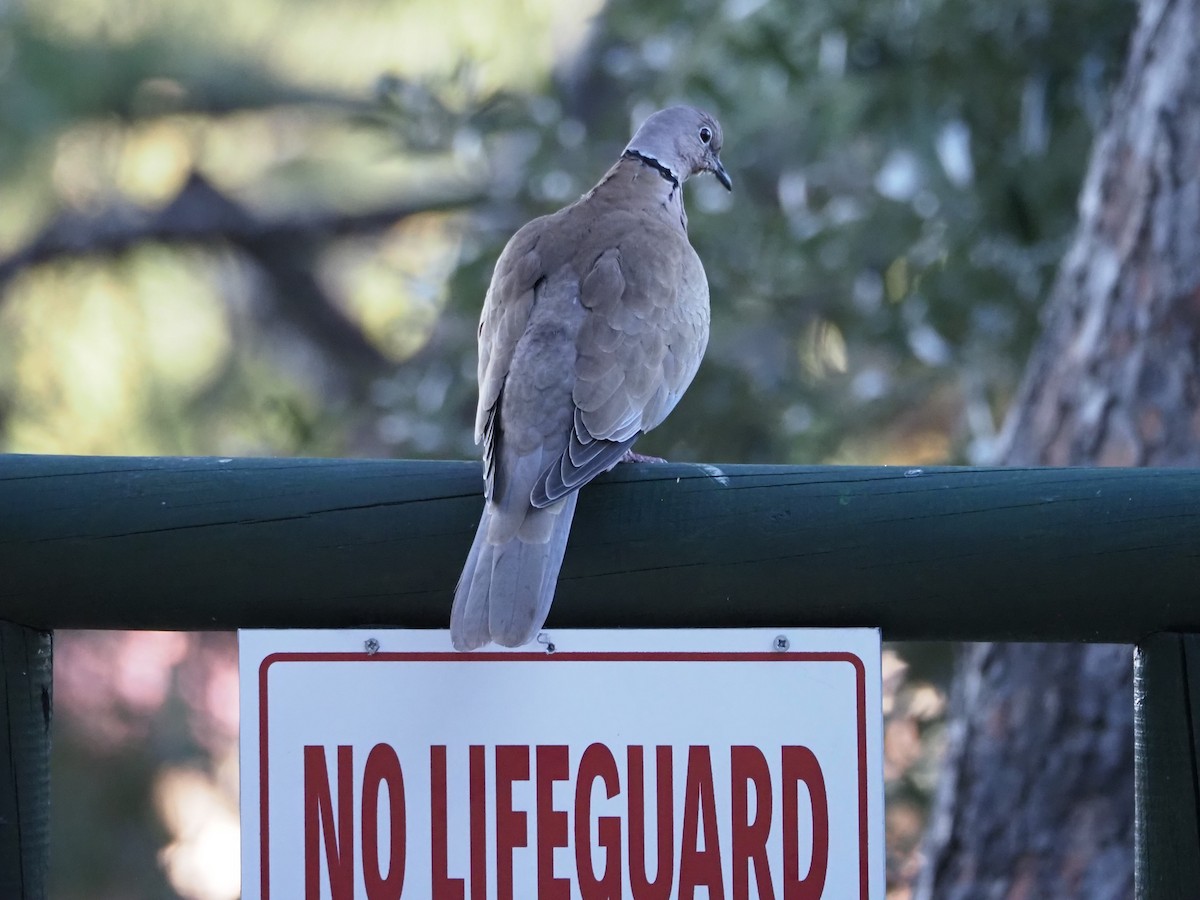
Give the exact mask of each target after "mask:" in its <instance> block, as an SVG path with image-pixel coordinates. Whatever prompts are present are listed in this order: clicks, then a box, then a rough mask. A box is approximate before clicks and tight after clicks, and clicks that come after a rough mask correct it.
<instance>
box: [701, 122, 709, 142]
mask: <svg viewBox="0 0 1200 900" xmlns="http://www.w3.org/2000/svg"><path fill="white" fill-rule="evenodd" d="M711 140H712V129H710V128H709V127H708V126H707V125H703V126H701V128H700V143H702V144H707V143H708V142H709V141H711Z"/></svg>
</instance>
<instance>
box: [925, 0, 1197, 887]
mask: <svg viewBox="0 0 1200 900" xmlns="http://www.w3.org/2000/svg"><path fill="white" fill-rule="evenodd" d="M1198 66H1200V2H1197V0H1143V2H1142V5H1141V11H1140V18H1139V22H1138V26H1137V30H1136V33H1135V35H1134V37H1133V42H1132V46H1131V48H1130V52H1129V61H1128V64H1127V66H1126V72H1125V76H1124V78H1123V80H1122V82H1121V85H1120V87H1119V88H1118V90H1117V92H1116V95H1115V97H1114V100H1113V107H1112V114H1111V118H1110V120H1109V123H1108V125H1107V126H1106V127H1105V129H1104V131H1103V133H1102V134H1101V135H1100V137H1099V139H1098V141H1097V143H1096V147H1095V150H1094V152H1093V154H1092V159H1091V163H1090V165H1089V169H1088V174H1087V178H1086V179H1085V181H1084V185H1083V190H1082V193H1081V196H1080V201H1079V211H1080V223H1079V228H1078V231H1077V233H1076V236H1075V239H1074V241H1073V243H1072V245H1071V249H1070V251H1069V252H1068V253H1067V255H1066V257H1065V259H1064V260H1063V264H1062V267H1061V269H1060V271H1059V274H1058V278H1057V280H1056V282H1055V286H1054V291H1053V293H1052V294H1051V298H1050V301H1049V304H1048V306H1047V309H1046V315H1045V328H1044V331H1043V334H1042V336H1041V338H1040V339H1039V341H1038V343H1037V346H1036V347H1035V349H1034V351H1033V355H1032V357H1031V359H1030V363H1029V368H1028V369H1027V371H1026V375H1025V380H1024V384H1023V386H1022V388H1021V392H1020V394H1019V396H1018V398H1017V401H1016V403H1015V404H1014V407H1013V410H1012V412H1011V414H1010V416H1009V420H1008V424H1007V432H1008V433H1007V442H1006V448H1005V450H1004V453H1003V457H1004V460H1005V462H1007V463H1009V464H1011V465H1024V466H1035V465H1036V466H1064V465H1101V466H1196V465H1200V80H1198V79H1197V78H1196V72H1197V71H1200V69H1198ZM1086 564H1087V563H1086V561H1082V562H1081V565H1086ZM1130 602H1131V603H1133V602H1137V598H1135V597H1131V598H1130ZM954 709H955V712H954V714H953V719H954V723H953V726H952V733H953V734H954V735H955V736H954V738H953V739H952V740H951V742H950V749H951V752H950V754H949V759H948V765H947V770H946V774H945V780H944V782H943V785H942V791H941V794H942V799H941V802H940V804H939V809H938V812H937V815H936V817H935V821H934V827H933V832H932V833H933V837H934V840H933V842H932V844H933V846H931V847H930V853H931V856H932V862H931V864H930V866H929V869H928V871H927V872H926V875H925V878H924V882H923V896H927V897H937V898H948V900H954V898H966V897H1011V896H1015V895H1019V896H1033V897H1064V898H1065V897H1081V898H1109V897H1112V898H1118V897H1132V896H1133V810H1134V805H1133V780H1134V770H1133V659H1132V653H1131V648H1129V647H1111V646H1082V645H1081V646H1052V645H1048V646H1034V645H1019V644H980V645H976V646H974V647H972V648H971V649H970V650H969V652H968V653H967V654H966V655H965V657H964V659H963V663H962V666H961V670H960V672H959V675H958V684H957V701H956V703H955V707H954ZM1034 761H1036V764H1035V763H1034Z"/></svg>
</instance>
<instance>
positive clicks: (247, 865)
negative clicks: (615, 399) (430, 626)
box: [239, 629, 884, 900]
mask: <svg viewBox="0 0 1200 900" xmlns="http://www.w3.org/2000/svg"><path fill="white" fill-rule="evenodd" d="M239 640H240V656H241V661H240V667H241V714H242V727H241V771H242V801H241V805H242V876H243V877H242V896H243V897H244V898H246V900H300V898H304V900H401V898H405V900H407V898H416V900H430V898H432V900H535V898H544V900H601V898H631V900H677V898H678V900H691V898H695V900H701V898H704V900H717V898H721V900H750V898H758V900H767V898H776V900H816V898H821V897H823V898H834V900H848V898H864V900H865V898H882V897H883V896H884V873H883V858H884V856H883V852H884V846H883V786H882V740H881V734H880V732H881V713H880V703H881V701H880V669H879V653H880V647H879V633H878V632H877V631H874V630H867V629H855V630H836V631H834V630H808V629H784V630H778V629H772V630H764V629H745V630H741V629H739V630H733V631H677V630H671V631H553V632H549V633H548V635H546V636H543V638H542V640H543V641H545V643H543V644H541V645H538V644H535V645H531V646H529V647H523V648H520V649H518V650H503V649H488V650H485V651H476V652H474V653H469V654H464V653H456V652H454V651H453V650H451V649H450V639H449V635H448V633H447V632H445V631H407V630H405V631H396V630H379V629H376V630H361V631H243V632H241V634H240V638H239ZM551 641H552V643H551Z"/></svg>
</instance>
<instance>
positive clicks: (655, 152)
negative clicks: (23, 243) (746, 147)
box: [625, 106, 733, 191]
mask: <svg viewBox="0 0 1200 900" xmlns="http://www.w3.org/2000/svg"><path fill="white" fill-rule="evenodd" d="M721 141H722V136H721V126H720V124H718V122H717V120H716V119H714V118H713V117H712V116H710V115H709V114H708V113H706V112H704V111H703V110H699V109H696V108H695V107H692V106H672V107H669V108H668V109H662V110H659V111H658V112H656V113H655V114H654V115H652V116H651V117H650V118H648V119H647V120H646V121H645V122H643V123H642V127H641V128H639V129H638V130H637V133H636V134H634V136H633V140H631V141H630V142H629V144H628V146H626V147H625V152H626V153H632V154H634V155H637V156H640V157H643V158H646V159H652V160H654V161H655V162H656V163H658V164H659V165H660V166H662V167H663V168H665V169H667V170H668V171H670V173H671V174H672V175H674V176H675V179H676V180H677V181H678V182H679V183H680V184H682V183H683V182H684V181H686V180H687V179H688V177H689V176H691V175H697V174H699V173H701V172H712V173H713V175H715V176H716V178H717V181H719V182H721V184H722V185H724V186H725V189H726V190H727V191H732V190H733V181H732V180H731V179H730V177H729V173H728V172H726V171H725V167H724V166H723V165H722V164H721V156H720V153H721Z"/></svg>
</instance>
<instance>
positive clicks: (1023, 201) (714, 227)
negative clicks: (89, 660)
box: [0, 0, 1135, 897]
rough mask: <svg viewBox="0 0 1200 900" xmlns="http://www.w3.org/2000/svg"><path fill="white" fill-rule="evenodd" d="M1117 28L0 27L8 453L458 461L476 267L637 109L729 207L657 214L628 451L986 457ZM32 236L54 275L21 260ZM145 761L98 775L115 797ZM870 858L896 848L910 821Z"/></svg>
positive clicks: (665, 21) (551, 202)
mask: <svg viewBox="0 0 1200 900" xmlns="http://www.w3.org/2000/svg"><path fill="white" fill-rule="evenodd" d="M1134 12H1135V10H1134V7H1133V4H1132V3H1130V2H1128V0H1107V2H1099V3H1097V2H1082V0H1057V2H1056V0H1010V2H1007V3H997V2H995V0H955V2H949V0H827V2H825V3H821V4H811V3H808V4H798V3H789V2H786V0H671V2H661V3H653V4H651V3H644V2H635V0H611V2H610V3H608V4H607V5H606V6H603V7H600V6H599V5H598V3H597V2H596V0H592V2H589V3H585V4H577V5H571V4H560V3H555V2H553V0H526V2H524V3H522V4H518V5H514V4H511V3H509V2H506V0H487V2H481V0H408V2H406V3H404V4H395V3H386V2H376V0H356V2H347V3H341V4H336V5H335V4H325V3H317V2H295V0H219V2H212V3H200V2H197V0H174V2H166V0H156V2H152V0H121V2H116V3H114V2H111V0H55V2H54V3H47V2H42V3H32V2H26V3H20V2H14V3H8V4H3V5H0V449H3V450H6V451H28V452H58V453H101V454H103V453H151V454H153V453H180V454H191V453H196V454H219V455H234V454H280V455H304V454H308V455H377V456H387V455H392V456H405V457H469V456H473V455H474V454H475V448H474V446H473V444H472V440H471V434H470V428H471V422H472V420H473V417H474V403H475V383H474V338H475V326H476V322H477V317H478V312H479V308H480V304H481V302H482V298H483V294H484V291H485V289H486V286H487V282H488V279H489V277H490V273H491V267H492V265H493V263H494V260H495V258H496V256H497V254H498V253H499V250H500V248H501V247H502V246H503V243H504V241H506V240H507V238H508V237H509V235H510V234H511V233H512V232H513V231H514V230H515V229H516V228H517V227H519V226H520V225H521V224H522V223H523V222H524V221H526V220H528V219H529V218H530V217H532V216H533V215H536V214H538V213H541V212H546V211H550V210H552V209H555V208H557V207H559V206H561V205H563V204H565V203H567V202H570V201H571V200H573V199H574V198H576V197H577V196H579V195H580V194H581V193H582V192H584V191H585V190H586V189H587V188H588V187H590V186H591V184H592V183H594V182H595V181H596V180H597V179H598V178H599V176H600V175H601V174H602V173H603V172H604V170H605V169H606V168H607V166H608V165H609V164H610V163H611V162H612V160H613V159H614V158H615V157H616V155H617V154H618V153H619V152H620V149H621V148H622V146H623V145H624V143H625V141H626V140H627V139H628V136H629V134H630V132H631V130H632V129H633V128H634V127H636V125H637V124H638V123H639V122H640V120H641V119H642V118H643V117H644V116H645V115H647V114H648V113H649V112H651V111H652V110H653V109H655V108H657V107H660V106H664V105H667V104H669V103H674V102H691V103H695V104H697V105H700V106H703V107H706V108H707V109H709V110H710V111H711V112H713V113H715V114H716V115H717V116H718V118H719V119H720V120H721V122H722V124H723V126H724V130H725V135H726V144H725V149H724V151H723V154H722V155H723V158H724V160H725V163H726V165H727V167H728V168H729V170H730V172H731V174H732V175H733V179H734V183H735V192H734V193H733V195H732V196H730V195H727V194H725V193H724V191H723V190H722V189H721V188H720V187H719V186H718V185H716V183H715V182H714V181H713V180H712V179H705V178H702V179H698V180H697V181H696V182H695V183H692V184H689V185H688V187H687V189H686V193H687V197H688V205H689V210H690V222H691V231H692V240H693V243H694V244H695V245H696V247H697V249H698V251H699V253H700V255H701V258H702V259H703V260H704V262H705V265H706V268H707V271H708V275H709V280H710V284H711V288H712V298H713V335H712V341H711V344H710V348H709V351H708V356H707V358H706V360H705V363H704V365H703V366H702V367H701V370H700V374H699V376H698V377H697V380H696V382H695V384H694V385H693V387H692V389H691V391H690V392H689V393H688V395H687V396H686V397H685V399H684V400H683V401H682V402H681V404H680V406H679V408H678V409H677V410H676V412H675V413H674V414H673V416H672V417H671V418H670V419H669V420H668V422H667V423H665V424H664V425H663V426H662V427H661V428H660V429H659V430H658V431H656V432H655V433H654V434H652V435H650V436H649V437H648V438H646V439H645V440H644V441H643V442H642V443H641V444H640V445H639V448H638V449H640V450H642V451H643V452H647V453H653V454H656V455H662V456H666V457H668V458H675V459H685V460H687V459H691V460H709V461H713V462H796V463H801V462H803V463H808V462H833V461H836V462H852V463H855V462H862V463H887V462H894V463H901V464H919V463H924V462H947V461H948V462H965V461H986V460H987V459H988V456H989V452H990V445H991V441H992V439H993V437H994V431H995V429H996V427H997V425H998V423H999V420H1000V418H1001V416H1002V415H1003V412H1004V409H1005V407H1006V405H1007V403H1008V401H1009V398H1010V397H1011V394H1012V392H1013V390H1014V387H1015V385H1016V383H1017V380H1018V378H1019V375H1020V372H1021V370H1022V367H1023V364H1024V360H1025V358H1026V355H1027V352H1028V348H1029V346H1030V343H1031V341H1032V338H1033V336H1034V334H1035V332H1036V330H1037V325H1038V311H1039V309H1040V307H1041V304H1042V302H1043V300H1044V299H1045V296H1046V293H1047V290H1048V287H1049V283H1050V279H1051V277H1052V275H1053V271H1054V268H1055V266H1056V264H1057V261H1058V258H1059V256H1060V254H1061V252H1062V250H1063V249H1064V246H1065V242H1066V240H1067V237H1068V234H1069V231H1070V229H1071V228H1072V226H1073V224H1074V221H1075V198H1076V194H1077V189H1078V185H1079V182H1080V179H1081V177H1082V173H1083V168H1084V164H1085V162H1086V157H1087V153H1088V149H1089V146H1090V143H1091V139H1092V137H1093V135H1094V133H1095V131H1096V129H1097V128H1098V126H1099V125H1100V124H1101V122H1102V120H1103V118H1104V116H1105V114H1106V109H1107V95H1108V91H1109V90H1110V88H1111V86H1112V84H1113V82H1114V80H1115V79H1116V77H1117V75H1118V74H1119V68H1120V65H1121V61H1122V58H1123V52H1124V48H1125V43H1126V41H1127V39H1128V35H1129V33H1130V30H1131V27H1132V22H1133V17H1134ZM193 176H199V177H201V178H202V179H203V180H204V183H205V184H206V185H209V186H211V187H212V189H213V190H214V191H215V192H217V193H218V194H219V195H220V196H221V197H222V198H224V199H225V200H227V201H229V202H230V203H233V204H236V208H237V210H238V212H237V213H236V215H235V216H234V218H235V219H238V221H241V222H242V225H243V226H244V227H243V228H242V230H241V231H238V230H237V229H234V230H232V231H230V230H228V229H224V230H223V229H222V228H217V229H215V231H213V230H210V231H204V229H203V227H201V226H203V224H204V223H205V222H206V221H207V219H206V216H209V215H211V212H212V211H211V209H210V208H208V207H204V206H203V205H195V204H191V205H187V204H184V205H181V200H182V199H183V198H185V195H187V190H186V188H187V185H188V184H189V183H190V179H192V178H193ZM466 197H470V198H474V199H473V200H472V201H471V202H463V198H466ZM410 207H411V208H415V209H417V210H425V211H418V212H416V213H415V214H413V215H409V216H404V217H401V216H400V215H399V212H400V211H401V210H403V209H407V208H410ZM389 210H395V211H396V216H395V217H394V219H395V221H394V222H393V221H392V220H390V219H389V218H388V211H389ZM164 222H165V223H168V224H170V225H171V227H172V228H174V229H176V230H175V231H173V232H170V233H168V232H169V231H170V229H168V230H166V231H164V230H163V228H162V227H161V226H162V225H163V223H164ZM189 229H192V231H191V232H190V233H193V234H200V232H203V235H202V236H199V237H195V238H194V239H189V238H188V237H187V234H188V233H189V231H188V230H189ZM44 233H49V234H52V235H54V236H56V240H57V243H56V244H55V242H53V241H52V242H50V243H51V244H54V246H55V247H56V248H57V249H55V250H54V252H48V253H44V254H42V255H40V256H39V255H38V254H35V253H32V252H31V248H35V247H38V246H43V247H44V246H47V245H46V244H44V243H39V240H41V239H40V238H39V235H42V237H43V238H44V236H45V234H44ZM114 234H124V235H126V236H127V237H128V236H129V235H132V236H133V237H132V238H131V239H128V240H126V239H122V240H121V241H115V240H113V239H112V236H113V235H114ZM106 235H107V236H108V238H107V239H106V238H105V236H106ZM106 240H107V242H106ZM321 322H328V323H330V325H329V327H322V326H321V325H319V324H317V325H314V323H321ZM356 335H357V338H356V337H355V336H356ZM356 339H357V341H358V343H356V342H355V340H356ZM447 602H449V598H448V601H447ZM904 655H905V660H906V663H907V667H908V669H909V681H908V682H907V687H904V688H900V689H898V692H897V695H896V697H897V699H896V709H897V710H898V711H899V712H898V715H901V716H903V717H904V721H906V722H909V723H910V724H912V723H916V724H912V728H915V729H918V730H919V731H920V732H921V734H922V735H925V734H927V733H932V732H935V731H936V729H937V722H938V721H940V715H941V712H940V705H939V703H937V702H933V701H931V700H930V699H929V697H928V695H927V693H923V692H922V690H923V689H922V684H923V683H924V679H925V678H929V679H931V680H933V681H944V679H945V677H946V674H945V673H946V653H945V652H944V648H943V649H942V650H930V649H929V648H926V649H925V650H924V651H921V652H917V651H915V650H912V651H909V652H906V653H905V654H904ZM922 673H924V674H922ZM930 673H933V674H930ZM63 712H64V713H65V719H66V722H67V726H66V727H65V728H64V729H62V730H61V731H60V736H62V740H61V741H60V749H61V755H60V758H59V760H58V764H59V765H60V767H66V768H67V769H68V770H69V774H68V775H67V777H66V780H65V781H64V782H62V783H63V784H64V785H66V786H67V790H68V791H69V795H68V797H70V799H71V800H74V801H75V802H77V803H78V804H80V805H79V806H76V807H70V806H68V807H67V808H68V809H73V810H75V811H74V812H72V814H71V817H70V821H71V822H76V821H82V822H86V821H90V819H88V818H87V815H88V814H87V813H84V812H80V811H79V810H80V808H81V806H86V805H87V804H88V803H91V804H92V805H94V806H96V807H109V806H111V805H112V804H114V803H116V802H117V801H115V800H114V799H113V797H112V796H110V795H109V793H107V792H105V791H99V792H97V791H95V790H90V791H88V790H81V789H80V785H81V784H83V783H85V782H86V779H80V777H79V774H80V772H79V769H80V767H81V766H86V765H87V763H86V760H88V759H90V758H94V754H93V753H92V752H91V749H90V748H89V747H88V745H87V741H86V737H81V735H86V734H87V733H88V731H87V729H86V728H85V729H80V730H78V731H76V730H72V727H71V725H70V717H71V715H72V714H73V712H72V710H71V708H70V707H69V705H68V707H67V708H66V709H65V710H63ZM76 713H78V714H79V715H84V713H82V712H78V711H76ZM903 734H904V730H903V728H899V727H898V730H897V735H898V737H897V740H896V741H895V742H893V743H892V744H891V745H890V749H889V753H892V751H893V750H896V748H897V747H900V746H901V745H902V743H901V742H900V739H899V738H900V737H901V736H902V735H903ZM142 749H144V748H142ZM105 752H106V753H108V754H110V757H111V753H112V750H111V748H109V749H108V750H106V751H105ZM138 752H139V753H141V752H142V751H141V750H139V751H138ZM192 752H194V753H195V754H196V755H197V756H198V757H204V755H205V754H206V753H208V754H210V755H211V752H210V750H206V749H204V748H202V747H199V746H194V747H193V750H192ZM896 752H897V753H899V751H898V750H896ZM914 752H915V751H914ZM172 756H173V757H175V758H180V757H186V756H187V751H186V750H185V749H181V748H180V747H179V746H176V745H173V746H172ZM901 757H903V754H900V756H898V757H897V759H900V758H901ZM106 758H108V759H109V762H106V763H105V764H106V765H109V764H115V763H112V762H111V759H110V758H109V757H106ZM136 759H137V760H139V761H141V760H143V759H144V754H143V755H140V756H138V757H136ZM889 759H890V757H889ZM928 763H929V760H928V753H927V752H926V753H925V756H924V758H923V759H921V760H914V759H909V760H908V761H907V762H903V761H901V762H896V763H895V765H896V766H898V767H899V768H897V769H896V772H897V773H898V774H896V776H895V779H894V780H893V782H892V786H891V788H890V790H891V792H892V793H891V797H892V799H893V800H897V801H898V802H900V803H901V805H900V806H896V807H894V808H896V809H901V808H903V806H902V804H903V802H909V803H910V806H909V808H910V809H916V810H919V807H920V805H921V803H922V802H923V798H924V797H926V796H927V793H928V786H929V779H930V778H931V775H930V772H929V768H930V767H929V764H928ZM140 765H141V763H140V762H139V763H137V764H134V765H132V769H130V767H124V768H119V769H118V770H117V771H119V772H121V773H122V776H121V777H122V785H123V787H122V789H121V793H124V792H125V791H126V790H128V791H131V792H132V791H134V790H135V788H134V787H132V786H130V785H129V784H128V782H132V781H136V780H137V775H136V772H137V771H138V770H139V766H140ZM889 765H892V762H889ZM130 771H133V772H134V774H133V775H132V776H128V773H129V772H130ZM70 773H74V774H70ZM126 776H128V777H126ZM57 777H58V776H57V775H56V778H57ZM146 781H147V783H148V781H149V776H148V775H147V776H146ZM66 799H67V798H64V795H63V792H62V790H60V789H56V803H58V804H60V805H61V804H62V803H64V801H66ZM116 811H117V812H118V813H121V820H122V822H124V821H125V817H126V816H125V813H124V812H121V810H120V809H117V810H116ZM103 812H104V811H103V810H102V811H101V814H103ZM889 814H890V813H889ZM917 819H919V816H918V817H917ZM59 821H60V822H63V821H67V820H64V819H61V818H60V819H59ZM914 821H916V820H914ZM897 823H898V824H896V828H901V827H902V825H903V822H902V821H901V819H900V818H898V819H897ZM918 826H919V823H918ZM889 827H890V828H891V826H889ZM56 828H57V829H58V830H57V831H56V834H57V835H58V839H59V841H60V846H57V847H56V851H55V860H56V873H58V874H57V875H56V877H58V878H59V879H60V881H59V885H58V886H59V889H60V890H59V893H58V896H62V897H72V896H91V897H97V896H108V895H111V896H122V897H134V896H147V897H149V896H164V895H165V894H164V893H162V892H163V891H166V890H167V888H166V887H165V886H164V885H165V882H164V880H163V878H162V877H161V876H154V878H152V879H150V880H149V881H147V882H145V883H144V884H143V886H142V887H139V888H137V889H132V888H130V886H129V884H124V885H123V886H121V887H111V888H110V887H109V883H108V882H107V881H104V880H103V879H102V878H101V877H100V876H99V875H97V874H96V873H97V872H98V871H99V869H100V868H102V864H103V862H104V861H105V860H110V861H111V860H124V861H125V864H126V865H127V866H128V867H130V868H138V867H145V866H147V865H149V866H150V867H153V865H154V864H153V862H152V861H149V862H148V861H147V855H148V853H149V852H150V851H149V849H148V848H150V847H152V846H154V845H155V843H156V841H155V839H147V838H146V837H144V836H143V837H140V838H138V839H137V841H134V845H135V850H133V851H129V852H131V853H132V856H130V857H127V856H126V855H125V851H121V850H119V849H113V848H114V847H116V846H117V845H118V844H119V845H120V846H121V847H128V846H130V841H129V840H125V839H124V838H123V837H122V835H124V833H125V830H124V825H122V826H121V827H120V828H119V829H113V830H111V831H110V832H107V833H95V832H86V831H85V830H83V829H80V828H78V827H74V826H72V827H65V826H62V825H59V826H56ZM889 836H890V839H891V838H894V839H895V840H896V842H897V845H899V844H900V843H904V842H908V843H906V844H905V846H910V845H911V844H912V843H915V837H914V834H913V830H912V827H909V828H908V831H907V832H905V833H904V834H894V833H893V832H892V831H889ZM138 841H140V844H139V843H138ZM81 842H87V843H88V846H87V847H86V848H84V847H82V846H81ZM63 845H65V846H63ZM106 848H108V849H106ZM72 861H73V862H74V864H72ZM64 863H66V864H65V865H64ZM905 864H906V863H904V862H903V861H899V862H897V863H896V867H897V871H899V870H900V869H902V868H903V866H904V865H905ZM115 883H116V882H114V884H115ZM101 887H103V890H101ZM190 896H202V895H200V894H193V895H190ZM213 896H216V895H213Z"/></svg>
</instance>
